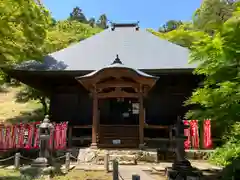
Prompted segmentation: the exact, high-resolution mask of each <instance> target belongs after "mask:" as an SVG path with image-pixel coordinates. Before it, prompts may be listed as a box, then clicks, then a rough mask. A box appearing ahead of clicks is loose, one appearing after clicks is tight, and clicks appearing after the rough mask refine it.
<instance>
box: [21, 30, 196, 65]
mask: <svg viewBox="0 0 240 180" xmlns="http://www.w3.org/2000/svg"><path fill="white" fill-rule="evenodd" d="M116 54H118V55H119V57H120V59H121V61H122V62H123V63H124V64H125V65H126V66H128V67H130V68H134V69H142V70H149V69H193V68H195V67H196V65H195V64H188V59H189V50H188V49H186V48H183V47H180V46H178V45H175V44H173V43H171V42H168V41H166V40H163V39H160V38H158V37H156V36H155V35H153V34H151V33H150V32H148V31H146V30H143V29H139V30H138V31H137V30H136V29H135V28H133V27H117V28H115V30H114V31H112V30H111V28H109V29H106V30H104V31H102V32H101V33H99V34H97V35H95V36H92V37H90V38H88V39H85V40H83V41H81V42H79V43H76V44H73V45H71V46H69V47H67V48H65V49H62V50H60V51H57V52H54V53H52V54H49V55H48V56H46V57H45V58H44V63H43V64H42V63H35V65H33V64H31V63H29V64H26V63H25V65H24V64H23V65H22V67H25V68H28V69H41V70H98V69H101V68H103V67H106V66H108V65H110V64H111V63H112V61H113V60H114V59H115V57H116ZM19 68H20V69H22V68H21V66H19Z"/></svg>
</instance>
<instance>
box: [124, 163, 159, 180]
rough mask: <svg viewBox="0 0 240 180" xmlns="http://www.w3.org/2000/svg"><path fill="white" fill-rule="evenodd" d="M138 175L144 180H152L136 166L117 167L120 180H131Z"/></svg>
mask: <svg viewBox="0 0 240 180" xmlns="http://www.w3.org/2000/svg"><path fill="white" fill-rule="evenodd" d="M134 174H136V175H139V176H140V177H141V179H144V180H154V179H153V178H152V177H150V176H149V175H148V174H146V173H145V172H144V171H142V170H141V168H139V167H138V166H119V176H120V177H119V178H120V180H132V175H134Z"/></svg>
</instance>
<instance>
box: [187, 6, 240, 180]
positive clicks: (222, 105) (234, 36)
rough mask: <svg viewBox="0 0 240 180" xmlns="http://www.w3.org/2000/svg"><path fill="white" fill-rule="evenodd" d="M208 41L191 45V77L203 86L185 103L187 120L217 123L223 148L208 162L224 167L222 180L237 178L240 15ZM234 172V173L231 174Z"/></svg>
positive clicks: (232, 18)
mask: <svg viewBox="0 0 240 180" xmlns="http://www.w3.org/2000/svg"><path fill="white" fill-rule="evenodd" d="M233 15H234V16H232V17H231V18H229V19H228V20H227V21H226V22H225V23H223V25H222V27H220V28H219V30H216V31H215V34H214V35H213V36H212V37H205V38H204V39H202V40H200V41H198V42H197V43H194V46H193V48H192V53H191V60H192V61H193V62H197V63H199V66H198V68H197V69H196V70H195V73H196V74H198V75H203V76H205V80H204V83H203V86H202V87H200V88H198V89H196V91H195V92H193V94H192V96H191V97H190V98H189V100H188V101H186V105H191V106H194V107H195V108H194V109H192V110H190V111H189V112H188V113H187V114H186V116H187V118H194V119H195V118H197V119H200V120H201V119H205V118H211V119H212V120H216V121H217V122H218V124H219V125H220V126H219V131H222V132H223V137H224V139H225V144H224V146H223V147H220V148H219V149H217V151H216V152H215V153H213V154H212V156H211V157H210V159H211V160H212V161H214V162H215V163H217V164H221V165H224V166H226V169H225V170H224V171H223V173H224V175H223V176H222V179H229V178H230V177H231V176H234V177H237V173H236V172H238V171H239V170H240V131H239V122H240V111H239V109H240V54H239V52H240V43H239V42H240V37H239V33H240V15H239V9H238V8H237V11H236V12H234V13H233ZM233 169H235V170H236V171H234V170H233Z"/></svg>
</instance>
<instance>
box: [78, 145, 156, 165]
mask: <svg viewBox="0 0 240 180" xmlns="http://www.w3.org/2000/svg"><path fill="white" fill-rule="evenodd" d="M106 153H108V154H109V160H110V162H111V161H112V160H114V159H116V160H118V162H119V164H125V165H135V164H137V162H141V161H144V162H157V152H156V151H143V150H121V149H118V150H113V149H111V150H106V149H90V148H84V149H80V150H79V154H78V163H81V164H82V163H90V164H99V165H100V164H104V158H105V156H106Z"/></svg>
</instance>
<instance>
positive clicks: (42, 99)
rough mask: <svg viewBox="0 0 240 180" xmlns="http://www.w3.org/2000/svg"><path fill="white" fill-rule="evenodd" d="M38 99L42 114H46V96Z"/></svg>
mask: <svg viewBox="0 0 240 180" xmlns="http://www.w3.org/2000/svg"><path fill="white" fill-rule="evenodd" d="M40 101H41V104H42V106H43V111H44V115H47V114H48V107H47V103H46V97H41V98H40Z"/></svg>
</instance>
